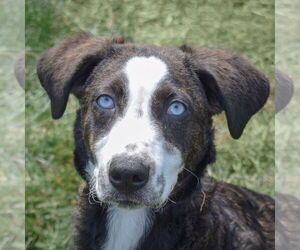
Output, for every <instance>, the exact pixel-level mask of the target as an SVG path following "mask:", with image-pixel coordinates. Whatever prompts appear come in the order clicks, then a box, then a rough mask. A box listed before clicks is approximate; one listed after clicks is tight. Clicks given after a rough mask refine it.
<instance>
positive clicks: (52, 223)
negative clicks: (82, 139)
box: [26, 0, 274, 250]
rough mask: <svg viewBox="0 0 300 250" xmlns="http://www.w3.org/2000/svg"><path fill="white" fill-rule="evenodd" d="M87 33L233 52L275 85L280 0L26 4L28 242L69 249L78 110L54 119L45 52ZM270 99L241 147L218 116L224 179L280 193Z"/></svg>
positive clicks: (32, 0) (41, 0)
mask: <svg viewBox="0 0 300 250" xmlns="http://www.w3.org/2000/svg"><path fill="white" fill-rule="evenodd" d="M78 31H89V32H92V33H94V34H98V35H113V34H117V35H123V36H125V37H126V38H127V40H128V41H130V42H139V43H145V44H157V45H165V46H179V45H181V44H183V43H189V44H191V45H194V46H207V47H211V48H229V49H231V50H234V51H237V52H240V53H241V54H243V55H244V56H245V57H246V58H248V59H249V60H250V61H251V62H252V63H253V64H254V65H255V66H256V67H257V68H259V69H260V70H261V71H263V72H264V73H265V74H266V75H267V76H268V77H269V78H270V80H271V82H272V84H273V69H274V3H273V0H251V1H249V0H209V1H208V0H186V1H182V0H175V1H168V0H161V1H149V0H140V1H137V0H110V1H109V0H102V1H99V0H72V1H71V0H51V1H50V0H27V1H26V67H27V72H26V74H27V75H26V76H27V82H26V84H27V85H26V168H27V170H26V246H27V249H48V250H52V249H66V248H67V245H68V243H69V240H70V232H71V221H72V213H73V210H74V206H75V205H76V195H77V190H78V187H79V185H80V183H81V180H80V179H79V177H78V176H77V174H76V173H75V170H74V169H73V167H72V149H73V139H72V127H73V121H74V118H75V110H76V107H78V105H77V102H76V100H75V99H74V98H71V100H70V102H69V104H68V108H67V112H66V113H65V115H64V116H63V118H61V119H60V120H59V121H52V120H51V116H50V110H49V100H48V98H47V97H46V94H45V92H44V91H43V90H42V88H41V87H40V85H39V82H38V80H37V76H36V71H35V67H36V62H37V58H38V56H39V54H40V53H41V52H42V51H43V50H44V49H46V48H48V47H50V46H52V45H54V44H55V43H56V42H58V41H59V40H61V39H63V38H65V37H66V36H68V35H70V34H73V33H75V32H78ZM271 104H272V101H271V100H270V101H269V102H268V104H267V105H266V107H265V108H264V110H263V111H261V112H259V113H258V114H257V115H256V116H255V118H254V119H252V120H251V121H250V122H249V124H248V126H247V128H246V129H245V131H244V135H243V136H242V138H241V139H240V140H238V141H235V140H233V139H231V138H230V136H229V132H228V130H227V128H226V122H225V118H224V115H220V116H218V117H216V119H215V121H216V123H215V127H216V144H217V150H218V156H217V157H218V160H217V162H216V163H215V164H214V165H213V166H210V167H209V173H210V174H212V175H214V176H216V177H217V178H219V179H222V180H225V181H228V182H231V183H235V184H239V185H243V186H247V187H249V188H252V189H255V190H258V191H260V192H264V193H268V194H271V195H273V194H274V113H273V108H272V105H271Z"/></svg>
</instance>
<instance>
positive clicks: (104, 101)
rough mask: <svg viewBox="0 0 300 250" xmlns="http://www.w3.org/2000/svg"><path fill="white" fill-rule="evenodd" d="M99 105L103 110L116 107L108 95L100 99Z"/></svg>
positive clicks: (98, 100)
mask: <svg viewBox="0 0 300 250" xmlns="http://www.w3.org/2000/svg"><path fill="white" fill-rule="evenodd" d="M97 104H98V105H99V107H101V108H103V109H113V108H114V107H115V103H114V101H113V99H112V98H111V97H110V96H108V95H102V96H100V97H98V99H97Z"/></svg>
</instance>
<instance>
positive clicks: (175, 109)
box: [167, 102, 186, 115]
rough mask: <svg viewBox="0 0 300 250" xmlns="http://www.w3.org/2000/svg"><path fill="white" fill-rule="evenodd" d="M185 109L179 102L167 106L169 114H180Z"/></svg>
mask: <svg viewBox="0 0 300 250" xmlns="http://www.w3.org/2000/svg"><path fill="white" fill-rule="evenodd" d="M185 110H186V107H185V105H184V104H183V103H181V102H173V103H172V104H171V105H170V106H169V108H168V111H167V112H168V114H169V115H182V114H183V113H184V112H185Z"/></svg>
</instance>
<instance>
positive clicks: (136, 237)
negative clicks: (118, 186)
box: [102, 207, 151, 250]
mask: <svg viewBox="0 0 300 250" xmlns="http://www.w3.org/2000/svg"><path fill="white" fill-rule="evenodd" d="M107 213H108V214H107V216H108V223H107V230H108V232H107V239H106V242H105V244H104V246H103V247H102V250H133V249H135V248H136V247H137V245H138V243H139V241H140V239H141V238H142V237H143V236H144V235H145V234H146V233H147V232H148V230H149V227H150V225H151V218H150V217H149V214H148V213H149V212H148V211H147V210H146V209H135V210H129V209H123V208H117V207H110V208H108V211H107Z"/></svg>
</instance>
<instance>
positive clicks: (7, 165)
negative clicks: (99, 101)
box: [0, 0, 25, 250]
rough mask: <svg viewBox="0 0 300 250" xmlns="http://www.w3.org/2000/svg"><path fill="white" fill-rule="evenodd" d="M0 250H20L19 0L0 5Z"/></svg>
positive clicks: (22, 128) (22, 158) (22, 121)
mask: <svg viewBox="0 0 300 250" xmlns="http://www.w3.org/2000/svg"><path fill="white" fill-rule="evenodd" d="M0 23H1V25H0V34H1V35H0V249H1V250H15V249H24V237H25V229H24V220H25V214H24V211H25V206H24V204H25V187H24V172H25V155H24V153H25V152H24V144H25V135H24V134H25V116H24V107H25V96H24V91H23V89H22V88H21V87H19V85H18V83H17V80H16V78H15V76H14V64H15V61H16V59H17V58H18V56H19V54H20V52H24V44H25V39H24V37H25V26H24V2H23V1H22V0H15V1H14V2H12V1H10V0H1V1H0Z"/></svg>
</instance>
